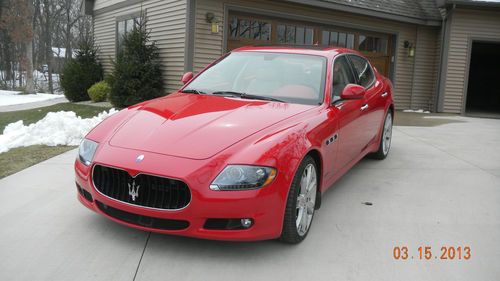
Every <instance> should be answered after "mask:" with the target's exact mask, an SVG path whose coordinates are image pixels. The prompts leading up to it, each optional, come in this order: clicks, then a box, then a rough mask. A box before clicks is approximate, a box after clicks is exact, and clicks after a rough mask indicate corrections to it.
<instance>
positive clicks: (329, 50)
mask: <svg viewBox="0 0 500 281" xmlns="http://www.w3.org/2000/svg"><path fill="white" fill-rule="evenodd" d="M232 52H275V53H289V54H290V53H291V54H307V55H317V56H325V57H329V56H335V55H337V54H342V53H352V54H360V53H359V52H357V51H354V50H351V49H347V48H339V47H333V46H318V45H308V46H287V45H281V46H245V47H241V48H238V49H235V50H233V51H232Z"/></svg>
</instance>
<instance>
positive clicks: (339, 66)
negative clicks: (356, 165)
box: [332, 55, 364, 172]
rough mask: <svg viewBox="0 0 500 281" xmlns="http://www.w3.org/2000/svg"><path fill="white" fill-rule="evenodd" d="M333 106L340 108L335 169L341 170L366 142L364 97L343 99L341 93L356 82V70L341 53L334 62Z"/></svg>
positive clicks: (336, 170)
mask: <svg viewBox="0 0 500 281" xmlns="http://www.w3.org/2000/svg"><path fill="white" fill-rule="evenodd" d="M332 80H333V86H332V101H333V106H335V107H336V108H337V109H338V114H339V119H338V120H339V121H338V122H339V131H338V133H337V141H338V151H337V156H336V158H335V160H334V161H335V165H334V166H333V169H334V171H335V172H339V171H340V170H341V169H342V168H344V167H345V166H346V165H348V164H349V163H350V162H351V161H352V160H354V158H356V157H357V156H358V155H359V151H360V150H361V149H362V147H363V145H364V142H363V141H362V136H363V129H362V126H363V125H362V124H361V119H360V117H361V116H362V114H363V112H362V110H361V107H362V106H363V104H364V99H356V100H341V99H340V94H341V93H342V91H343V90H344V88H345V86H346V85H347V84H354V83H356V79H355V76H354V72H353V70H352V68H351V65H350V63H349V61H348V59H347V56H345V55H340V56H338V57H336V58H335V61H334V64H333V78H332Z"/></svg>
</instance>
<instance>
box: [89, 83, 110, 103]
mask: <svg viewBox="0 0 500 281" xmlns="http://www.w3.org/2000/svg"><path fill="white" fill-rule="evenodd" d="M110 91H111V88H110V87H109V85H108V83H107V82H106V81H101V82H97V83H95V84H94V85H92V87H90V89H88V91H87V92H88V94H89V97H90V99H91V100H92V101H93V102H101V101H106V100H107V99H108V97H109V92H110Z"/></svg>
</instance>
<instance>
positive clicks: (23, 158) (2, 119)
mask: <svg viewBox="0 0 500 281" xmlns="http://www.w3.org/2000/svg"><path fill="white" fill-rule="evenodd" d="M104 110H109V108H104V107H97V106H91V105H84V104H74V103H59V104H55V105H51V106H46V107H40V108H35V109H27V110H19V111H11V112H0V134H2V133H3V130H4V128H5V126H7V125H8V124H9V123H12V122H16V121H19V120H23V121H24V125H29V124H32V123H35V122H37V121H38V120H40V119H42V118H43V117H45V115H47V113H48V112H57V111H74V112H75V113H76V115H78V116H80V117H82V118H90V117H93V116H96V115H97V114H99V113H101V112H103V111H104ZM74 148H75V146H46V145H33V146H27V147H18V148H13V149H11V150H9V151H7V152H4V153H0V178H3V177H6V176H8V175H11V174H14V173H16V172H18V171H21V170H23V169H26V168H28V167H30V166H33V165H35V164H37V163H40V162H42V161H44V160H47V159H49V158H52V157H54V156H57V155H59V154H61V153H63V152H66V151H68V150H71V149H74Z"/></svg>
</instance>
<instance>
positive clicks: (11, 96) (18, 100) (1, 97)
mask: <svg viewBox="0 0 500 281" xmlns="http://www.w3.org/2000/svg"><path fill="white" fill-rule="evenodd" d="M57 98H64V95H51V94H40V93H38V94H34V95H23V94H20V92H16V91H3V90H0V106H6V105H17V104H24V103H31V102H39V101H46V100H51V99H57Z"/></svg>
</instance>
